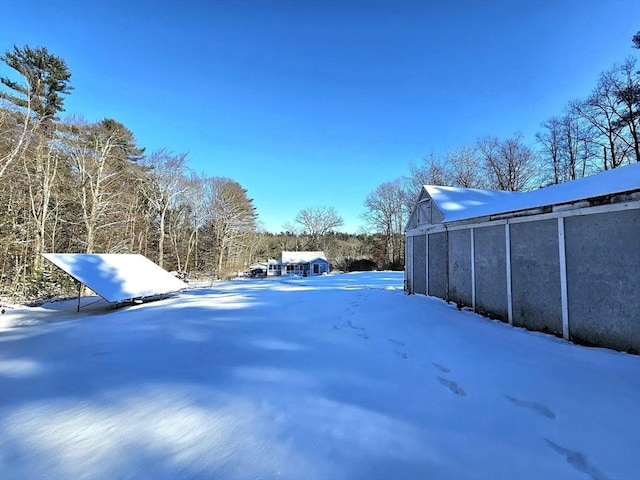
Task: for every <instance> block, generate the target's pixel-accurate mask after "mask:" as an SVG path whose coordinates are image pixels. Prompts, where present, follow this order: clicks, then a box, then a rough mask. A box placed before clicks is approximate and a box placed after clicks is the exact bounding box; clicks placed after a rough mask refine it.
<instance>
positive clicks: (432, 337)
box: [0, 272, 640, 480]
mask: <svg viewBox="0 0 640 480" xmlns="http://www.w3.org/2000/svg"><path fill="white" fill-rule="evenodd" d="M402 281H403V277H402V273H396V272H393V273H389V272H373V273H358V274H342V275H329V276H323V277H317V278H297V279H288V280H282V279H277V280H271V279H268V280H239V281H233V282H220V283H217V284H214V286H213V287H211V288H196V289H191V290H188V291H186V292H184V293H183V294H181V295H179V296H175V297H173V298H170V299H167V300H163V301H159V302H155V303H148V304H144V305H138V306H134V307H129V308H124V309H118V310H112V309H107V308H104V307H103V306H100V305H99V304H98V305H94V306H91V307H87V308H86V309H85V310H81V312H80V313H79V314H77V313H75V303H74V302H73V301H68V302H56V303H50V304H45V305H43V306H42V307H34V308H28V307H22V306H16V307H15V308H13V309H11V310H8V312H7V313H6V314H5V315H2V316H0V478H2V479H3V480H9V479H30V478H45V477H46V478H60V479H62V478H69V479H70V478H74V479H81V478H86V479H96V478H97V479H114V478H130V479H137V478H154V479H163V478H166V479H169V478H186V479H193V478H202V479H207V478H212V479H220V480H231V479H238V480H244V479H274V478H278V479H292V480H293V479H320V480H341V479H345V480H346V479H349V480H351V479H357V480H360V479H362V480H373V479H381V480H382V479H383V480H394V479H398V480H404V479H438V480H441V479H483V480H484V479H505V480H506V479H509V480H512V479H584V480H589V479H593V480H602V479H611V480H613V479H634V478H636V479H637V478H640V456H639V453H640V357H638V356H633V355H628V354H625V353H619V352H615V351H611V350H605V349H592V348H585V347H581V346H577V345H572V344H569V343H567V342H565V341H563V340H561V339H557V338H555V337H552V336H548V335H543V334H540V333H532V332H527V331H524V330H521V329H515V328H511V327H509V326H508V325H505V324H502V323H499V322H493V321H488V320H486V319H483V318H481V317H479V316H477V315H475V314H473V313H470V312H465V311H462V312H461V311H458V310H457V309H456V308H455V307H453V306H450V305H447V304H446V303H445V302H443V301H441V300H439V299H435V298H428V297H425V296H420V295H413V296H407V295H405V294H404V292H403V291H402Z"/></svg>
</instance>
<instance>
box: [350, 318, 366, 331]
mask: <svg viewBox="0 0 640 480" xmlns="http://www.w3.org/2000/svg"><path fill="white" fill-rule="evenodd" d="M347 325H348V326H349V327H351V328H353V329H354V330H362V331H364V327H358V326H357V325H354V324H353V322H352V321H351V320H349V321H347Z"/></svg>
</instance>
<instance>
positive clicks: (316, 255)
mask: <svg viewBox="0 0 640 480" xmlns="http://www.w3.org/2000/svg"><path fill="white" fill-rule="evenodd" d="M314 260H323V261H325V262H327V263H328V262H329V261H328V260H327V257H326V256H325V254H324V252H282V263H283V264H284V263H309V262H313V261H314Z"/></svg>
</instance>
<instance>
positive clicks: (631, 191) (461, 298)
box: [405, 163, 640, 353]
mask: <svg viewBox="0 0 640 480" xmlns="http://www.w3.org/2000/svg"><path fill="white" fill-rule="evenodd" d="M639 232H640V163H636V164H633V165H628V166H625V167H620V168H617V169H615V170H611V171H607V172H603V173H600V174H597V175H593V176H590V177H585V178H582V179H579V180H574V181H572V182H567V183H563V184H560V185H553V186H551V187H546V188H542V189H539V190H535V191H531V192H525V193H517V192H496V191H486V190H472V189H465V188H453V187H441V186H433V185H425V186H423V187H422V189H421V190H420V193H419V195H418V198H417V200H416V202H415V206H414V207H413V210H412V213H411V215H410V218H409V222H408V224H407V227H406V237H407V238H406V239H407V241H406V266H405V288H406V290H407V292H409V293H420V294H426V295H432V296H436V297H440V298H443V299H445V300H447V301H453V302H456V303H457V304H458V305H459V306H467V307H470V308H471V309H472V310H473V311H476V312H478V313H481V314H484V315H487V316H490V317H492V318H496V319H500V320H503V321H505V322H508V323H509V324H511V325H514V326H521V327H525V328H528V329H530V330H539V331H544V332H549V333H553V334H556V335H558V336H560V335H561V336H563V337H564V338H566V339H571V340H575V341H578V342H581V343H586V344H592V345H598V346H604V347H610V348H616V349H619V350H625V351H629V352H633V353H639V352H640V295H638V292H639V291H640V273H639V272H640V234H639Z"/></svg>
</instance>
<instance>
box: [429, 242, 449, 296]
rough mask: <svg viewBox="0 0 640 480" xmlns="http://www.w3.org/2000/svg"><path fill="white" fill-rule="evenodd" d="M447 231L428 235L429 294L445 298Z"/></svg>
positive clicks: (446, 282)
mask: <svg viewBox="0 0 640 480" xmlns="http://www.w3.org/2000/svg"><path fill="white" fill-rule="evenodd" d="M447 267H448V252H447V232H442V233H433V234H431V235H429V295H433V296H435V297H440V298H444V299H447V286H448V285H447V284H448V280H447Z"/></svg>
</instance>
